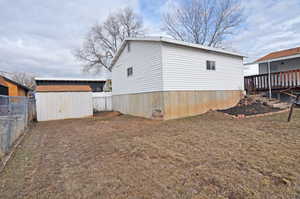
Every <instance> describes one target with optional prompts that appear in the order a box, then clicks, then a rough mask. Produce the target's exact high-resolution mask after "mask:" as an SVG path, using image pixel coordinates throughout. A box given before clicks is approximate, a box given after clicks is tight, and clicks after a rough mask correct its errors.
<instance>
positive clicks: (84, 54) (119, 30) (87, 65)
mask: <svg viewBox="0 0 300 199" xmlns="http://www.w3.org/2000/svg"><path fill="white" fill-rule="evenodd" d="M144 34H145V30H144V29H143V21H142V18H141V17H140V16H138V15H137V14H135V13H134V12H133V10H132V9H131V8H125V9H121V10H119V11H118V12H117V13H113V14H111V15H109V16H108V17H107V19H106V20H105V21H104V22H103V23H101V24H96V25H94V26H93V27H91V30H90V31H89V33H88V34H87V36H86V39H85V40H84V43H83V45H82V47H81V48H80V49H77V50H76V51H75V52H74V55H75V57H76V58H77V59H78V60H79V61H80V62H82V63H83V71H84V72H91V71H94V72H96V73H98V72H99V71H101V68H105V69H107V70H108V71H111V66H110V62H111V59H112V57H113V56H114V55H115V53H116V52H117V50H118V48H119V47H120V45H121V43H122V42H123V41H124V39H125V38H126V37H137V36H141V35H144Z"/></svg>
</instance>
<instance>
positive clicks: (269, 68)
mask: <svg viewBox="0 0 300 199" xmlns="http://www.w3.org/2000/svg"><path fill="white" fill-rule="evenodd" d="M268 73H269V74H268V75H269V76H268V77H269V78H268V84H269V98H270V99H271V98H272V87H271V67H270V61H268Z"/></svg>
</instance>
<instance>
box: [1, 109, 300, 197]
mask: <svg viewBox="0 0 300 199" xmlns="http://www.w3.org/2000/svg"><path fill="white" fill-rule="evenodd" d="M286 117H287V113H282V114H277V115H273V116H268V117H261V118H249V119H243V120H238V121H237V120H234V119H232V118H231V117H229V116H225V115H224V114H222V113H218V112H210V113H207V114H204V115H201V116H197V117H191V118H185V119H179V120H171V121H152V120H147V119H142V118H136V117H130V116H126V115H121V116H118V117H112V118H109V119H105V120H100V119H95V118H86V119H77V120H64V121H52V122H40V123H37V124H36V126H35V127H34V128H33V129H32V130H31V132H30V133H29V134H28V136H27V137H26V138H25V140H24V142H23V143H22V145H21V146H20V147H19V148H18V150H17V152H16V154H15V156H14V158H13V159H12V160H11V161H10V162H9V164H8V165H7V168H6V169H5V170H4V172H3V173H1V174H0V198H164V199H165V198H175V199H177V198H193V199H195V198H201V199H202V198H231V199H234V198H299V197H300V166H299V165H300V147H299V143H300V133H299V132H300V122H299V121H300V111H299V110H296V111H295V115H294V117H293V121H292V122H290V123H286V122H285V121H286Z"/></svg>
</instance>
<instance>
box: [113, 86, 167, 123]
mask: <svg viewBox="0 0 300 199" xmlns="http://www.w3.org/2000/svg"><path fill="white" fill-rule="evenodd" d="M112 106H113V110H115V111H120V112H121V113H124V114H129V115H134V116H140V117H146V118H152V114H153V112H154V111H155V110H163V93H162V92H151V93H139V94H129V95H113V97H112Z"/></svg>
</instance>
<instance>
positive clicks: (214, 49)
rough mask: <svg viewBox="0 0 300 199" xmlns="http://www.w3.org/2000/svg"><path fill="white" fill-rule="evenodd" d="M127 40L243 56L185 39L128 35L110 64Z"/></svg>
mask: <svg viewBox="0 0 300 199" xmlns="http://www.w3.org/2000/svg"><path fill="white" fill-rule="evenodd" d="M128 41H151V42H164V43H170V44H175V45H180V46H186V47H190V48H198V49H202V50H206V51H212V52H217V53H222V54H227V55H233V56H238V57H245V56H244V55H241V54H239V53H236V52H231V51H228V50H223V49H220V48H213V47H209V46H204V45H200V44H194V43H189V42H185V41H179V40H175V39H170V38H167V37H129V38H126V39H125V40H124V41H123V43H122V44H121V47H120V48H119V49H118V51H117V53H116V54H115V56H114V58H113V60H112V62H111V66H114V64H115V63H116V61H117V60H118V58H119V56H120V55H121V53H122V51H123V50H124V48H125V46H126V43H127V42H128Z"/></svg>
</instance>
